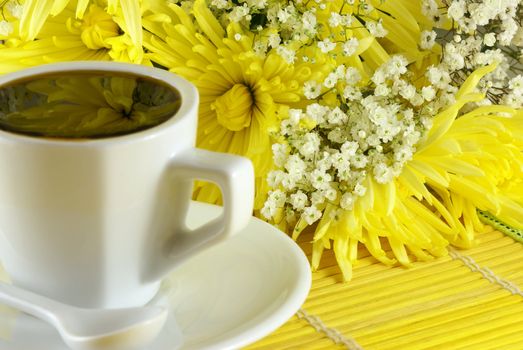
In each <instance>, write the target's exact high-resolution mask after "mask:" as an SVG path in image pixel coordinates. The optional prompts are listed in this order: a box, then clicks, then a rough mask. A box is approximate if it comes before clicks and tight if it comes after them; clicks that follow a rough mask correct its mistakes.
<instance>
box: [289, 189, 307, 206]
mask: <svg viewBox="0 0 523 350" xmlns="http://www.w3.org/2000/svg"><path fill="white" fill-rule="evenodd" d="M308 201H309V198H308V197H307V195H306V194H305V193H303V192H302V191H300V190H298V191H297V192H296V193H293V194H291V196H290V204H291V205H292V207H293V208H294V209H296V210H303V209H304V208H305V206H306V205H307V204H308Z"/></svg>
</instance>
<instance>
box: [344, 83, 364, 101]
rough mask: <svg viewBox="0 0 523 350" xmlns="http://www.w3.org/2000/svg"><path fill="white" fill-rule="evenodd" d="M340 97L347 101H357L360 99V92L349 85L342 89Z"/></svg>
mask: <svg viewBox="0 0 523 350" xmlns="http://www.w3.org/2000/svg"><path fill="white" fill-rule="evenodd" d="M342 96H343V98H345V99H347V100H349V101H357V100H360V99H361V98H362V94H361V91H360V90H359V89H358V88H356V87H354V86H349V85H347V86H345V88H344V89H343V94H342Z"/></svg>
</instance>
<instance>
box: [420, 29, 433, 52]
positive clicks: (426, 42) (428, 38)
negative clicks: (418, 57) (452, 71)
mask: <svg viewBox="0 0 523 350" xmlns="http://www.w3.org/2000/svg"><path fill="white" fill-rule="evenodd" d="M436 36H437V34H436V32H435V31H433V30H424V31H422V32H421V38H420V47H421V48H422V49H423V50H430V49H432V47H433V46H434V43H435V42H436Z"/></svg>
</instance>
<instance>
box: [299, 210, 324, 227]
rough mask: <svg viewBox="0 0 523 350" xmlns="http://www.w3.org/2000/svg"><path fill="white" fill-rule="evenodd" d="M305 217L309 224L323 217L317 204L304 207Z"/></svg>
mask: <svg viewBox="0 0 523 350" xmlns="http://www.w3.org/2000/svg"><path fill="white" fill-rule="evenodd" d="M303 218H304V219H305V221H306V222H307V224H309V225H312V224H314V223H315V222H316V221H318V219H319V218H321V211H319V210H318V209H317V208H316V207H315V206H310V207H306V208H305V209H303Z"/></svg>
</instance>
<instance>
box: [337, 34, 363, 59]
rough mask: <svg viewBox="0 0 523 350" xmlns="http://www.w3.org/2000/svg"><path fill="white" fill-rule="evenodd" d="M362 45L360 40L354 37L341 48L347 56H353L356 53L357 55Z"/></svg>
mask: <svg viewBox="0 0 523 350" xmlns="http://www.w3.org/2000/svg"><path fill="white" fill-rule="evenodd" d="M359 45H360V43H359V41H358V39H356V38H354V37H352V38H350V39H349V40H347V41H346V42H344V43H343V44H342V46H341V48H342V50H343V54H344V55H345V56H352V55H354V53H356V50H357V49H358V46H359Z"/></svg>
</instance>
